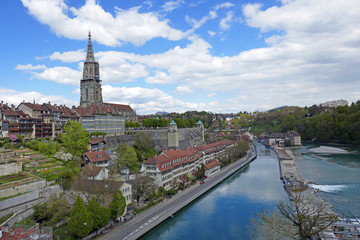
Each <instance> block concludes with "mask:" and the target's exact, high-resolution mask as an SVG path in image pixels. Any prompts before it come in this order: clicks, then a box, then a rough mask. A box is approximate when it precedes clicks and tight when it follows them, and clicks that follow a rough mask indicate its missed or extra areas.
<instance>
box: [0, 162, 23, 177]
mask: <svg viewBox="0 0 360 240" xmlns="http://www.w3.org/2000/svg"><path fill="white" fill-rule="evenodd" d="M21 170H22V163H21V162H12V163H2V164H0V176H6V175H11V174H14V173H18V172H21Z"/></svg>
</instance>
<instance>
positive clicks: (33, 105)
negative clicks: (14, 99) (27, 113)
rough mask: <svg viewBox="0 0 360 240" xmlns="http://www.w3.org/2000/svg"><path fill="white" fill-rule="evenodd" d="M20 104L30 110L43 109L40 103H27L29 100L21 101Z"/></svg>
mask: <svg viewBox="0 0 360 240" xmlns="http://www.w3.org/2000/svg"><path fill="white" fill-rule="evenodd" d="M21 104H24V105H25V106H27V107H28V108H30V109H32V110H37V111H45V109H44V108H43V106H42V105H40V104H33V103H29V102H22V103H20V105H21Z"/></svg>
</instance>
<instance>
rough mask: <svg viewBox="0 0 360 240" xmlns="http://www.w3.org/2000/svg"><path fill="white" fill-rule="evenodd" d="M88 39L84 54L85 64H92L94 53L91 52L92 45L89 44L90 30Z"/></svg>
mask: <svg viewBox="0 0 360 240" xmlns="http://www.w3.org/2000/svg"><path fill="white" fill-rule="evenodd" d="M88 37H89V41H88V49H87V53H86V62H92V61H95V58H94V52H93V49H92V44H91V33H90V30H89V35H88Z"/></svg>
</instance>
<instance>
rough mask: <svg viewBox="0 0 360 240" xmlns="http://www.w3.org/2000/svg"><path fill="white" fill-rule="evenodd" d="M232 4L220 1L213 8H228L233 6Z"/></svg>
mask: <svg viewBox="0 0 360 240" xmlns="http://www.w3.org/2000/svg"><path fill="white" fill-rule="evenodd" d="M233 6H234V4H233V3H230V2H225V3H220V4H217V5H216V6H215V10H219V9H221V8H230V7H233Z"/></svg>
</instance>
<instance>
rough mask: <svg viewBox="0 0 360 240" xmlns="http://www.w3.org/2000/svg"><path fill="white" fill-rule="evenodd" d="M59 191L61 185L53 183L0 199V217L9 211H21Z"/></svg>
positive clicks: (60, 190)
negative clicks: (52, 184)
mask: <svg viewBox="0 0 360 240" xmlns="http://www.w3.org/2000/svg"><path fill="white" fill-rule="evenodd" d="M60 192H62V189H61V187H60V186H59V185H54V186H49V187H44V188H42V189H39V190H35V191H32V192H29V193H25V194H22V195H20V196H16V197H12V198H9V199H6V200H4V201H1V202H0V209H1V211H0V217H3V216H5V215H7V214H9V213H17V212H23V211H25V210H27V209H30V208H32V207H33V206H34V205H37V204H39V203H42V202H45V201H46V200H47V199H49V198H50V197H51V195H53V194H58V193H60ZM31 214H32V212H31V211H30V212H28V213H27V214H26V215H31ZM22 217H24V216H22ZM25 217H26V216H25Z"/></svg>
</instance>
